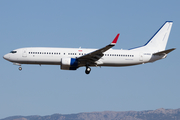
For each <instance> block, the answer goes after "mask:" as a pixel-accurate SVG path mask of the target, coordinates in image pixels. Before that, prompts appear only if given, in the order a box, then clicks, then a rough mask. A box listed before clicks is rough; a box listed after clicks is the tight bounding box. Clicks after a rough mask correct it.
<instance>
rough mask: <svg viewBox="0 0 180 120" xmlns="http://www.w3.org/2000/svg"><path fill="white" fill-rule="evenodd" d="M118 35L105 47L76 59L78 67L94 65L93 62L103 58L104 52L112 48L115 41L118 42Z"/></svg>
mask: <svg viewBox="0 0 180 120" xmlns="http://www.w3.org/2000/svg"><path fill="white" fill-rule="evenodd" d="M118 37H119V34H117V36H116V37H115V38H114V40H113V41H112V42H111V43H110V44H109V45H107V46H105V47H103V48H101V49H98V50H95V51H93V52H91V53H88V54H86V55H84V56H81V57H79V58H77V59H78V61H79V65H80V66H84V65H96V63H95V61H97V60H99V59H100V58H101V57H103V56H104V54H103V53H104V52H106V51H107V50H109V49H110V48H112V47H113V46H115V44H116V42H117V40H118Z"/></svg>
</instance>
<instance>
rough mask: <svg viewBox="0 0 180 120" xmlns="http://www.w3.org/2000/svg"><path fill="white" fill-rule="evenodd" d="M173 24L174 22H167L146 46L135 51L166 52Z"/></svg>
mask: <svg viewBox="0 0 180 120" xmlns="http://www.w3.org/2000/svg"><path fill="white" fill-rule="evenodd" d="M172 24H173V22H172V21H166V22H165V23H164V24H163V25H162V26H161V27H160V29H159V30H158V31H157V32H156V33H155V34H154V35H153V36H152V37H151V38H150V40H149V41H148V42H147V43H146V44H145V45H144V46H142V47H139V48H135V49H134V50H143V51H144V50H145V51H151V52H159V51H164V50H165V48H166V44H167V41H168V38H169V34H170V31H171V27H172Z"/></svg>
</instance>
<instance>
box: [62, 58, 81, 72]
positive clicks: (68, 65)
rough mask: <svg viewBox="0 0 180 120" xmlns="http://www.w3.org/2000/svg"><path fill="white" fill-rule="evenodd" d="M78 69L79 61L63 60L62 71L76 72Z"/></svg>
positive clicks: (72, 59)
mask: <svg viewBox="0 0 180 120" xmlns="http://www.w3.org/2000/svg"><path fill="white" fill-rule="evenodd" d="M77 68H78V60H77V59H75V58H62V59H61V69H62V70H76V69H77Z"/></svg>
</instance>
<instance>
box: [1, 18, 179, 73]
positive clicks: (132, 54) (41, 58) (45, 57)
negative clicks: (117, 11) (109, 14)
mask: <svg viewBox="0 0 180 120" xmlns="http://www.w3.org/2000/svg"><path fill="white" fill-rule="evenodd" d="M172 24H173V22H172V21H166V22H165V23H164V24H163V25H162V26H161V27H160V29H159V30H158V31H157V32H156V33H155V34H154V35H153V36H152V37H151V38H150V40H149V41H148V42H147V43H146V44H144V45H143V46H140V47H135V48H131V49H128V50H123V49H112V47H113V46H115V44H116V43H117V40H118V37H119V35H120V34H119V33H118V34H117V36H116V37H115V38H114V40H113V41H112V42H111V43H110V44H109V45H107V46H105V47H103V48H101V49H87V48H51V47H27V48H19V49H15V50H13V51H11V52H10V53H8V54H6V55H4V56H3V58H4V59H5V60H8V61H10V62H12V63H13V64H14V65H19V66H20V67H19V70H20V71H21V70H22V67H21V64H39V65H60V66H61V67H60V68H61V69H62V70H77V69H78V68H79V67H83V66H84V67H86V69H85V73H86V74H89V73H90V71H91V68H90V67H94V66H100V67H101V66H111V67H121V66H131V65H139V64H144V63H149V62H154V61H157V60H160V59H164V58H166V56H167V54H168V53H170V52H171V51H173V50H175V49H176V48H172V49H168V50H165V48H166V44H167V41H168V38H169V34H170V31H171V27H172Z"/></svg>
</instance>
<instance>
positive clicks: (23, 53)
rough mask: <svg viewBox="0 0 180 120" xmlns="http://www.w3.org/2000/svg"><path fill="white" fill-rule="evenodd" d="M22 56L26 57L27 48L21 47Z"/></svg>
mask: <svg viewBox="0 0 180 120" xmlns="http://www.w3.org/2000/svg"><path fill="white" fill-rule="evenodd" d="M22 56H23V57H27V50H26V49H23V50H22Z"/></svg>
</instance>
